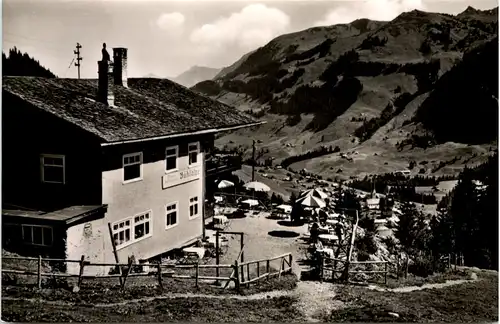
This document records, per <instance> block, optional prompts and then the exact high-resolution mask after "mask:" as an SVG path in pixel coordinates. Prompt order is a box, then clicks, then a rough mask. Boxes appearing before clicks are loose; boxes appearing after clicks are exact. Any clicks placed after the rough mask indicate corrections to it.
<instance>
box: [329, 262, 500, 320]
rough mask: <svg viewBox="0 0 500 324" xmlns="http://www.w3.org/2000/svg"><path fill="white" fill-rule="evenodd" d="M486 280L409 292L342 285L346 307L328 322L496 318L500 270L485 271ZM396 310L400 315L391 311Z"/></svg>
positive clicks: (341, 292) (482, 274)
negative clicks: (493, 271) (392, 314)
mask: <svg viewBox="0 0 500 324" xmlns="http://www.w3.org/2000/svg"><path fill="white" fill-rule="evenodd" d="M479 277H480V278H481V279H482V280H478V281H471V282H469V283H464V284H460V285H455V286H449V287H444V288H439V289H424V290H420V291H413V292H409V293H395V292H378V291H373V290H368V289H366V288H362V287H355V286H344V287H341V288H339V291H338V295H337V299H340V300H341V301H342V302H344V303H346V304H347V305H348V306H347V308H345V309H342V310H337V311H333V312H331V314H330V315H328V316H327V317H326V318H325V319H324V321H328V322H365V321H368V322H388V321H389V322H418V323H429V322H483V321H486V322H496V321H498V274H497V273H494V274H492V273H487V272H484V271H482V272H481V273H480V274H479ZM389 312H394V313H397V314H398V315H399V317H393V316H391V315H389V314H388V313H389Z"/></svg>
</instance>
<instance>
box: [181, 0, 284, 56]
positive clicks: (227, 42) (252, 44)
mask: <svg viewBox="0 0 500 324" xmlns="http://www.w3.org/2000/svg"><path fill="white" fill-rule="evenodd" d="M289 25H290V18H289V17H288V15H287V14H285V13H284V12H282V11H281V10H279V9H276V8H271V7H267V6H266V5H263V4H250V5H248V6H246V7H244V8H243V9H242V10H241V11H240V12H235V13H232V14H231V15H229V16H227V17H223V18H220V19H218V20H216V21H214V22H212V23H209V24H205V25H203V26H201V27H199V28H196V29H195V30H193V32H192V33H191V36H190V41H191V42H192V43H193V44H195V45H196V46H198V47H199V48H201V49H203V50H205V51H208V52H210V53H211V54H215V53H216V52H220V51H225V50H227V49H229V48H231V49H237V50H238V51H239V52H240V53H242V51H243V52H247V51H250V50H253V49H255V48H257V47H260V46H262V45H265V44H266V43H267V42H269V41H270V40H272V39H273V38H274V37H276V36H278V35H280V34H283V33H284V32H286V31H287V28H288V27H289Z"/></svg>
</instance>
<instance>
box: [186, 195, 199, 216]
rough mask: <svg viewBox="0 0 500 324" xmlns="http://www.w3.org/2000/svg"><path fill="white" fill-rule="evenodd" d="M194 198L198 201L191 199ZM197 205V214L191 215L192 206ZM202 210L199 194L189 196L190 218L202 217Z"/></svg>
mask: <svg viewBox="0 0 500 324" xmlns="http://www.w3.org/2000/svg"><path fill="white" fill-rule="evenodd" d="M194 199H196V201H191V200H194ZM195 205H197V206H198V208H197V209H198V212H197V213H196V214H193V215H191V207H192V206H195ZM200 210H201V204H200V197H199V196H193V197H189V219H195V218H197V217H200V215H201V212H200Z"/></svg>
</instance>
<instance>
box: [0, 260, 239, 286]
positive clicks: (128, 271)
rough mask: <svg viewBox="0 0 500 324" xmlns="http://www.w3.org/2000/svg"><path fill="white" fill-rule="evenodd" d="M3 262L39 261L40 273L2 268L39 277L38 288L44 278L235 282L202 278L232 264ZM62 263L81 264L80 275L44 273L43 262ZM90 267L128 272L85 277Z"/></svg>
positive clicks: (77, 261) (6, 270)
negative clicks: (211, 270) (192, 271)
mask: <svg viewBox="0 0 500 324" xmlns="http://www.w3.org/2000/svg"><path fill="white" fill-rule="evenodd" d="M2 259H3V260H19V261H21V260H28V261H38V271H29V270H11V269H4V268H2V273H12V274H21V275H35V276H37V284H38V287H39V288H41V286H42V277H63V278H78V287H80V285H81V283H82V280H83V279H105V278H119V279H120V285H121V287H122V288H124V287H125V281H126V279H127V278H128V277H148V276H156V278H157V279H158V284H159V286H160V288H163V285H162V278H163V277H164V276H165V277H169V278H177V279H195V281H196V286H198V281H199V280H234V279H232V278H231V277H222V276H220V277H218V276H217V277H214V276H202V275H200V269H206V268H215V269H227V268H233V267H234V265H231V264H219V265H216V264H199V262H197V263H194V264H188V265H177V264H160V263H141V264H133V263H132V262H129V263H93V262H89V261H85V257H84V256H82V258H81V259H80V260H65V259H48V258H41V257H38V258H30V257H2ZM50 261H56V262H62V263H79V265H80V269H79V274H68V273H54V272H51V273H44V272H42V263H43V262H50ZM88 267H124V268H125V269H126V271H122V273H121V274H108V275H84V269H85V268H88ZM134 267H149V268H155V269H156V271H149V272H141V273H131V271H132V269H133V268H134ZM163 269H195V270H196V272H195V275H179V274H175V272H173V271H172V270H169V271H164V270H163Z"/></svg>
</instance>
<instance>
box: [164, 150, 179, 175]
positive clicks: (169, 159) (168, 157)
mask: <svg viewBox="0 0 500 324" xmlns="http://www.w3.org/2000/svg"><path fill="white" fill-rule="evenodd" d="M177 156H178V147H177V146H172V147H167V149H166V150H165V171H173V170H177Z"/></svg>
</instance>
